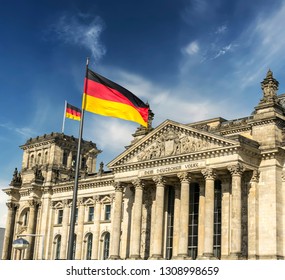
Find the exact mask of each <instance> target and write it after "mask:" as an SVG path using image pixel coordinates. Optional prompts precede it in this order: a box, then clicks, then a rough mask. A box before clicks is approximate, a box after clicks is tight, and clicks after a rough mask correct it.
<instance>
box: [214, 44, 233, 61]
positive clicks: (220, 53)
mask: <svg viewBox="0 0 285 280" xmlns="http://www.w3.org/2000/svg"><path fill="white" fill-rule="evenodd" d="M232 49H233V46H232V44H229V45H227V46H224V47H222V48H221V49H220V50H218V52H217V54H216V55H215V56H214V58H213V59H215V58H218V57H220V56H222V55H224V54H226V53H227V52H229V51H231V50H232Z"/></svg>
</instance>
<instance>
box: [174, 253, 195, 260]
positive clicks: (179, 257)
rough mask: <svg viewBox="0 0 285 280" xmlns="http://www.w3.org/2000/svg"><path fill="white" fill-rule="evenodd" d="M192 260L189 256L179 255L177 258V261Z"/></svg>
mask: <svg viewBox="0 0 285 280" xmlns="http://www.w3.org/2000/svg"><path fill="white" fill-rule="evenodd" d="M191 259H192V258H191V257H189V256H188V255H186V254H178V255H177V256H176V257H175V260H191Z"/></svg>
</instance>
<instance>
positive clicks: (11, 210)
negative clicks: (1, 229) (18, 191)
mask: <svg viewBox="0 0 285 280" xmlns="http://www.w3.org/2000/svg"><path fill="white" fill-rule="evenodd" d="M6 205H7V207H8V215H7V220H6V229H5V235H4V242H3V251H2V260H11V252H12V243H13V236H14V224H15V216H16V209H17V207H18V203H15V202H8V203H6Z"/></svg>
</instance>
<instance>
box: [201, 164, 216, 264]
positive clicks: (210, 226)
mask: <svg viewBox="0 0 285 280" xmlns="http://www.w3.org/2000/svg"><path fill="white" fill-rule="evenodd" d="M202 174H203V176H204V178H205V181H206V183H205V220H204V222H205V229H204V230H205V238H204V252H203V258H206V259H210V258H213V256H214V250H213V241H214V195H215V189H214V182H215V178H216V173H215V171H214V170H213V169H212V168H207V169H204V170H202Z"/></svg>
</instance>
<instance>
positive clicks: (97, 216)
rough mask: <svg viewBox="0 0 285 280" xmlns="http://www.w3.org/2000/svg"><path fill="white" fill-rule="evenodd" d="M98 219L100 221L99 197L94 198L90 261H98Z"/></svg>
mask: <svg viewBox="0 0 285 280" xmlns="http://www.w3.org/2000/svg"><path fill="white" fill-rule="evenodd" d="M100 219H101V202H100V196H99V195H96V196H95V215H94V226H95V230H94V234H93V250H92V259H93V260H98V259H99V240H100Z"/></svg>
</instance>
